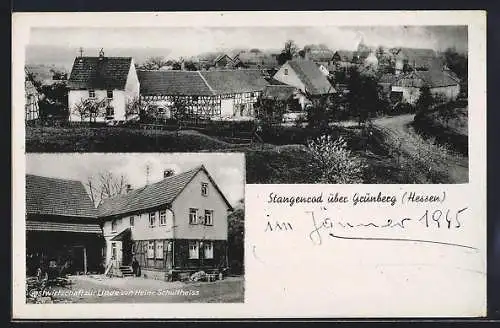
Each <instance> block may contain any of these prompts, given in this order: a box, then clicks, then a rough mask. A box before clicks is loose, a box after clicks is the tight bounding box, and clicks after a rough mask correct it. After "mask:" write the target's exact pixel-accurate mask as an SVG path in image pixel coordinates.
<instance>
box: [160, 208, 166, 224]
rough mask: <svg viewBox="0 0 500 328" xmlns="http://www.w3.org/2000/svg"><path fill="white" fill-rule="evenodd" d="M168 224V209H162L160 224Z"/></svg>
mask: <svg viewBox="0 0 500 328" xmlns="http://www.w3.org/2000/svg"><path fill="white" fill-rule="evenodd" d="M166 224H167V211H166V210H162V211H160V225H161V226H164V225H166Z"/></svg>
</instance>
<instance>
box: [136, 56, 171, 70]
mask: <svg viewBox="0 0 500 328" xmlns="http://www.w3.org/2000/svg"><path fill="white" fill-rule="evenodd" d="M167 64H168V62H167V61H166V60H165V58H164V57H162V56H153V57H149V58H148V59H147V60H146V61H145V62H144V63H142V65H140V66H139V68H142V69H147V70H159V69H160V68H161V67H162V66H165V65H167Z"/></svg>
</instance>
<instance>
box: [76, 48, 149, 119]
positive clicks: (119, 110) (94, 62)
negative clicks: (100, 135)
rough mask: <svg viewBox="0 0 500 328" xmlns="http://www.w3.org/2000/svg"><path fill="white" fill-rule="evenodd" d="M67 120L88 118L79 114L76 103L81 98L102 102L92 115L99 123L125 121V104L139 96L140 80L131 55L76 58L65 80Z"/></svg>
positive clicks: (81, 99)
mask: <svg viewBox="0 0 500 328" xmlns="http://www.w3.org/2000/svg"><path fill="white" fill-rule="evenodd" d="M68 88H69V92H68V110H69V119H70V121H89V120H90V119H91V118H90V117H82V115H81V114H80V113H79V112H78V109H77V108H78V105H79V104H81V102H82V101H85V100H89V99H90V100H92V101H96V102H98V101H103V102H104V105H103V107H102V109H101V110H100V113H99V114H98V115H97V117H96V118H95V121H98V122H109V121H126V120H127V118H128V117H127V113H126V107H127V104H128V103H129V102H130V101H133V100H134V99H136V98H138V97H139V89H140V88H139V79H138V77H137V72H136V70H135V64H134V60H133V59H132V57H105V56H104V53H103V52H102V51H101V52H100V54H99V56H98V57H83V56H82V57H77V58H75V61H74V63H73V68H72V69H71V74H70V77H69V80H68Z"/></svg>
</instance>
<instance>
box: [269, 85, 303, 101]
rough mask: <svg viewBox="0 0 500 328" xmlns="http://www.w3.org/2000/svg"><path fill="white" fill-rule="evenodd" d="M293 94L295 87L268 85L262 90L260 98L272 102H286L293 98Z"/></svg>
mask: <svg viewBox="0 0 500 328" xmlns="http://www.w3.org/2000/svg"><path fill="white" fill-rule="evenodd" d="M294 92H295V87H293V86H291V85H279V84H276V85H268V86H267V87H266V88H265V89H264V92H263V93H262V97H263V98H265V99H273V100H288V99H290V98H292V97H293V94H294Z"/></svg>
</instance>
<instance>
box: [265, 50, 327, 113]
mask: <svg viewBox="0 0 500 328" xmlns="http://www.w3.org/2000/svg"><path fill="white" fill-rule="evenodd" d="M273 78H274V79H275V80H277V81H279V82H281V83H284V84H287V85H290V86H293V87H295V88H297V90H300V92H301V96H299V103H300V105H301V107H302V108H303V109H305V108H306V106H307V104H308V103H310V101H311V100H312V99H314V98H319V97H322V96H327V97H329V96H331V95H333V94H334V93H335V89H334V87H333V86H332V85H331V83H330V82H329V81H328V79H327V78H326V76H325V75H324V74H323V73H322V72H321V70H320V69H319V68H318V65H316V63H314V62H313V61H311V60H304V59H292V60H289V61H287V62H286V63H285V64H283V65H282V66H281V68H280V69H279V70H278V72H276V74H275V75H274V77H273Z"/></svg>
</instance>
